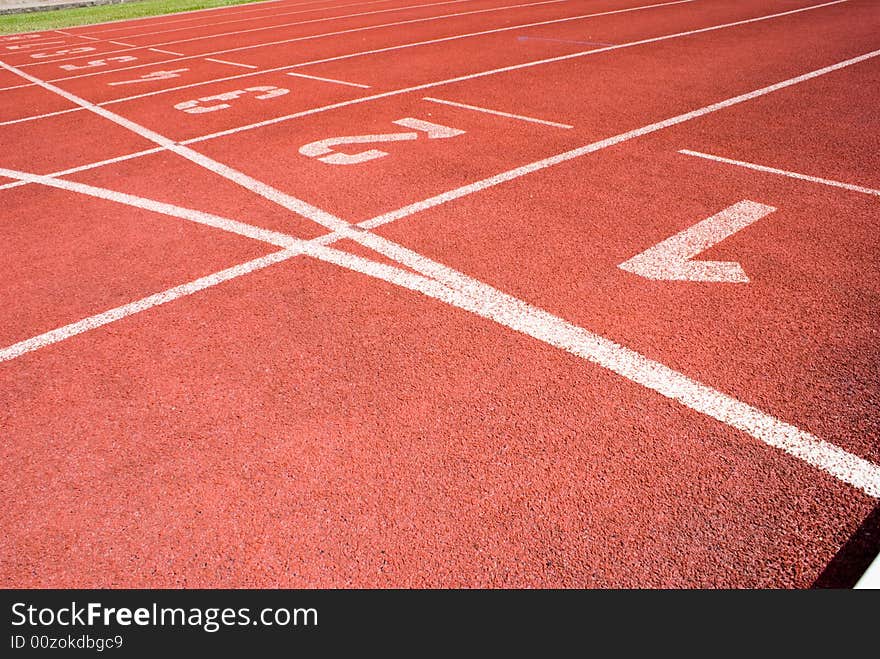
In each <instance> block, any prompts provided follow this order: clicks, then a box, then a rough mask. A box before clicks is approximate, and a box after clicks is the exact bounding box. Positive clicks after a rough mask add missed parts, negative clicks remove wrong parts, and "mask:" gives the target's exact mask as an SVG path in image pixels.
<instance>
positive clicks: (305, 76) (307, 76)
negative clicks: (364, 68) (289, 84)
mask: <svg viewBox="0 0 880 659" xmlns="http://www.w3.org/2000/svg"><path fill="white" fill-rule="evenodd" d="M286 75H289V76H296V77H297V78H308V79H309V80H320V81H321V82H332V83H335V84H337V85H347V86H349V87H360V88H361V89H369V88H370V86H369V85H362V84H360V83H357V82H346V81H345V80H336V79H335V78H321V77H320V76H310V75H306V74H305V73H294V72H293V71H291V72H290V73H287V74H286Z"/></svg>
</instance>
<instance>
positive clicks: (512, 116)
mask: <svg viewBox="0 0 880 659" xmlns="http://www.w3.org/2000/svg"><path fill="white" fill-rule="evenodd" d="M288 75H292V74H290V73H288ZM422 100H423V101H431V102H432V103H441V104H443V105H451V106H453V107H456V108H464V109H465V110H474V111H475V112H485V113H486V114H495V115H498V116H499V117H509V118H510V119H520V120H522V121H530V122H532V123H534V124H544V125H545V126H553V127H555V128H574V126H571V125H569V124H559V123H556V122H555V121H547V120H546V119H535V117H526V116H524V115H521V114H511V113H509V112H501V111H500V110H490V109H489V108H481V107H477V106H476V105H467V104H466V103H457V102H455V101H445V100H443V99H442V98H433V97H431V96H425V97H424V98H422Z"/></svg>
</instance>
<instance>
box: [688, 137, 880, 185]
mask: <svg viewBox="0 0 880 659" xmlns="http://www.w3.org/2000/svg"><path fill="white" fill-rule="evenodd" d="M679 153H683V154H684V155H686V156H695V157H697V158H705V159H706V160H714V161H715V162H723V163H725V164H728V165H737V166H738V167H745V168H746V169H754V170H755V171H758V172H766V173H768V174H779V175H780V176H787V177H789V178H796V179H799V180H801V181H809V182H811V183H821V184H822V185H830V186H831V187H834V188H843V189H844V190H850V191H852V192H862V193H864V194H869V195H874V196H877V197H880V190H875V189H873V188H866V187H863V186H861V185H852V184H851V183H842V182H841V181H835V180H833V179H829V178H820V177H818V176H809V175H808V174H798V173H797V172H789V171H786V170H784V169H776V168H775V167H766V166H765V165H756V164H754V163H751V162H744V161H742V160H732V159H731V158H722V157H721V156H713V155H710V154H708V153H701V152H699V151H691V150H689V149H681V150H680V151H679Z"/></svg>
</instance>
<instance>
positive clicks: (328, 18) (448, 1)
mask: <svg viewBox="0 0 880 659" xmlns="http://www.w3.org/2000/svg"><path fill="white" fill-rule="evenodd" d="M474 1H475V0H445V1H444V2H430V3H427V4H421V5H408V6H405V7H392V8H391V9H381V10H377V11H368V12H359V13H356V14H343V15H339V16H324V17H322V18H315V19H311V20H307V21H297V22H295V23H290V22H288V23H277V24H273V25H267V26H261V27H257V28H253V29H250V30H237V31H234V32H218V33H215V34H211V35H208V36H203V37H196V38H197V39H210V38H213V37H222V36H227V35H236V34H246V33H248V32H258V31H260V30H271V29H276V28H285V27H292V26H296V25H307V24H310V23H324V22H327V21H335V20H341V19H347V18H355V17H359V16H371V15H373V14H384V13H388V12H395V11H403V10H407V9H421V8H424V7H438V6H442V5H451V4H460V3H462V2H474ZM553 1H554V2H568V0H553ZM360 4H375V3H370V2H367V3H354V4H352V5H339V6H337V7H333V8H332V9H342V8H344V7H353V6H357V5H360ZM314 12H315V10H314V9H309V10H300V11H292V12H283V13H278V14H273V15H272V18H273V19H274V18H277V17H279V16H290V15H294V14H308V13H314ZM265 19H266V17H263V16H260V17H256V18H240V19H237V20H234V21H223V22H221V23H212V24H211V25H209V26H204V27H215V26H217V25H223V24H226V23H240V22H243V21H253V20H265ZM202 27H203V26H201V25H199V26H197V27H196V26H188V27H179V28H174V29H172V30H159V31H156V32H145V33H142V34H136V35H129V38H140V37H145V36H150V35H153V34H167V33H168V32H179V31H181V30H192V29H201V28H202ZM193 40H194V39H188V40H187V41H193ZM165 43H172V42H165ZM173 43H180V42H173Z"/></svg>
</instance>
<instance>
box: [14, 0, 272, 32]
mask: <svg viewBox="0 0 880 659" xmlns="http://www.w3.org/2000/svg"><path fill="white" fill-rule="evenodd" d="M261 1H262V0H139V1H138V2H124V3H120V4H112V5H98V6H95V7H77V8H74V9H54V10H53V9H46V10H43V11H31V12H25V13H21V14H4V15H2V16H0V34H16V33H18V32H35V31H40V30H54V29H58V28H65V27H74V26H76V25H89V24H91V23H104V22H106V21H119V20H126V19H130V18H142V17H144V16H160V15H162V14H176V13H178V12H182V11H193V10H196V9H210V8H212V7H226V6H228V5H243V4H251V3H254V2H261Z"/></svg>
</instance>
